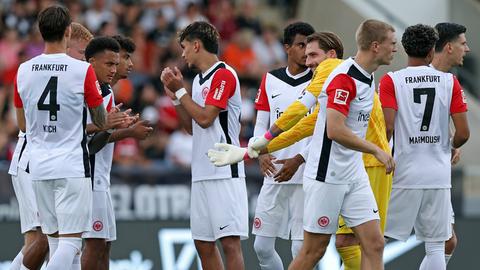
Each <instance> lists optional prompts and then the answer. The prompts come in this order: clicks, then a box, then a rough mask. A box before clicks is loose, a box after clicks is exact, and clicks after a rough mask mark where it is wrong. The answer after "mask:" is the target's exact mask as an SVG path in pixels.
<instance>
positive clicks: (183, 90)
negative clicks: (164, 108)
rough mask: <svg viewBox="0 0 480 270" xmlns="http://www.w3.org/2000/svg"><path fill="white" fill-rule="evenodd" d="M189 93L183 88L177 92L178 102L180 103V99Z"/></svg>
mask: <svg viewBox="0 0 480 270" xmlns="http://www.w3.org/2000/svg"><path fill="white" fill-rule="evenodd" d="M186 94H188V93H187V89H185V88H181V89H179V90H178V91H177V92H175V96H176V97H177V100H178V101H180V99H181V98H182V97H183V96H185V95H186Z"/></svg>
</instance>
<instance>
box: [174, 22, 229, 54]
mask: <svg viewBox="0 0 480 270" xmlns="http://www.w3.org/2000/svg"><path fill="white" fill-rule="evenodd" d="M219 38H220V34H218V31H217V29H216V28H215V26H213V25H212V24H210V23H208V22H194V23H191V24H189V25H188V26H187V27H185V29H183V30H182V31H181V32H180V34H179V42H180V44H181V43H182V41H184V40H186V41H190V42H191V41H194V40H200V41H201V42H202V44H203V47H204V48H205V50H206V51H207V52H209V53H213V54H217V53H218V40H219Z"/></svg>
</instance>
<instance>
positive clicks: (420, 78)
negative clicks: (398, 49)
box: [405, 75, 440, 83]
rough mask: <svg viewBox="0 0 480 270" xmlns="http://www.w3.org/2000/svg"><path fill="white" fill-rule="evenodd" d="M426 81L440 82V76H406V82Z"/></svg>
mask: <svg viewBox="0 0 480 270" xmlns="http://www.w3.org/2000/svg"><path fill="white" fill-rule="evenodd" d="M426 82H440V76H437V75H422V76H415V77H405V83H426Z"/></svg>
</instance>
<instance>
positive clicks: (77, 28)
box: [70, 22, 93, 42]
mask: <svg viewBox="0 0 480 270" xmlns="http://www.w3.org/2000/svg"><path fill="white" fill-rule="evenodd" d="M71 26H72V35H71V37H70V39H74V40H85V41H88V42H90V40H92V39H93V35H92V33H90V31H88V29H87V28H86V27H85V26H83V25H81V24H80V23H77V22H72V24H71Z"/></svg>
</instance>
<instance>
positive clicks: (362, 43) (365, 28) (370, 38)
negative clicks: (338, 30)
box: [355, 19, 395, 51]
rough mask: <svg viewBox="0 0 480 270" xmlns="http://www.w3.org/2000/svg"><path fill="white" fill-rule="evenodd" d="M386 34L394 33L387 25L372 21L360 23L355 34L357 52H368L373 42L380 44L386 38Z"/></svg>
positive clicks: (391, 27)
mask: <svg viewBox="0 0 480 270" xmlns="http://www.w3.org/2000/svg"><path fill="white" fill-rule="evenodd" d="M388 32H395V29H394V28H393V26H391V25H390V24H388V23H385V22H382V21H379V20H373V19H369V20H366V21H364V22H362V23H361V24H360V26H359V27H358V29H357V32H356V34H355V38H356V41H357V46H358V48H359V50H361V51H367V50H369V49H370V46H371V45H372V43H373V42H378V43H382V42H383V41H385V40H386V39H387V38H388Z"/></svg>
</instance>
